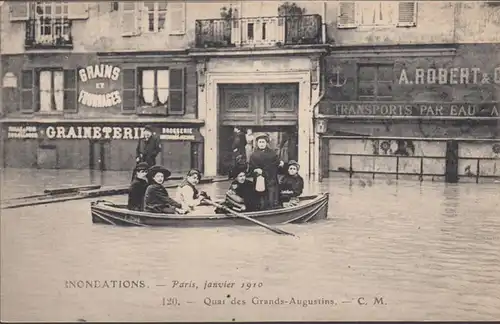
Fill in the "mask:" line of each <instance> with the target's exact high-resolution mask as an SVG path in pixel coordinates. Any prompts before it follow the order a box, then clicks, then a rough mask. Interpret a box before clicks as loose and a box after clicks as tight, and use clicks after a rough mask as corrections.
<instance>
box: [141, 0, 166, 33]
mask: <svg viewBox="0 0 500 324" xmlns="http://www.w3.org/2000/svg"><path fill="white" fill-rule="evenodd" d="M144 9H145V11H146V14H147V19H146V23H147V27H145V28H144V30H146V31H148V32H152V33H156V32H160V31H162V30H164V29H165V21H166V16H167V2H166V1H154V2H153V1H148V2H144Z"/></svg>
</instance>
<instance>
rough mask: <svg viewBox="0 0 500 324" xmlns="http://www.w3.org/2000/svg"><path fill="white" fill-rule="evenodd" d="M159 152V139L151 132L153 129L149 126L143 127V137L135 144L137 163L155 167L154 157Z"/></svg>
mask: <svg viewBox="0 0 500 324" xmlns="http://www.w3.org/2000/svg"><path fill="white" fill-rule="evenodd" d="M160 151H161V144H160V139H159V138H158V136H156V134H154V132H153V128H152V127H151V126H149V125H146V126H145V127H144V137H143V138H141V139H140V140H139V143H137V149H136V153H137V158H136V159H135V161H136V162H137V163H140V162H146V163H147V164H148V165H149V167H152V166H153V165H156V156H157V155H158V153H160Z"/></svg>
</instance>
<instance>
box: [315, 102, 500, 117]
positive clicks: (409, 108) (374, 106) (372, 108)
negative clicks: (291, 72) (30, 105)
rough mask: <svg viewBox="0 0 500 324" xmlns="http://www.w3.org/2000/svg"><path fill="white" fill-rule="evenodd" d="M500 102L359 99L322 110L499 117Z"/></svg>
mask: <svg viewBox="0 0 500 324" xmlns="http://www.w3.org/2000/svg"><path fill="white" fill-rule="evenodd" d="M499 110H500V102H491V103H480V104H474V103H393V102H376V103H371V102H356V103H350V102H345V103H338V102H336V103H332V102H324V103H322V104H321V109H320V111H321V114H324V115H333V116H382V117H383V116H387V117H429V118H433V117H435V118H439V117H463V118H474V117H490V118H498V117H500V114H499Z"/></svg>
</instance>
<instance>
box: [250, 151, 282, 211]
mask: <svg viewBox="0 0 500 324" xmlns="http://www.w3.org/2000/svg"><path fill="white" fill-rule="evenodd" d="M279 162H280V159H279V157H278V154H276V152H275V151H273V150H271V149H270V148H269V147H267V148H265V149H263V150H260V149H256V150H255V151H254V152H253V153H252V155H251V156H250V163H249V171H250V172H251V175H253V176H254V177H255V175H256V174H255V172H254V171H255V169H262V175H263V176H264V179H265V184H266V190H265V192H264V193H263V194H260V195H259V196H260V202H259V204H258V205H259V207H258V209H259V210H266V209H272V208H276V207H278V206H279V187H278V168H279ZM254 179H255V178H254Z"/></svg>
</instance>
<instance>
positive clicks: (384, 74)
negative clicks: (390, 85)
mask: <svg viewBox="0 0 500 324" xmlns="http://www.w3.org/2000/svg"><path fill="white" fill-rule="evenodd" d="M378 80H379V81H391V82H392V81H393V80H394V72H393V68H392V65H381V66H379V67H378Z"/></svg>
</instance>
